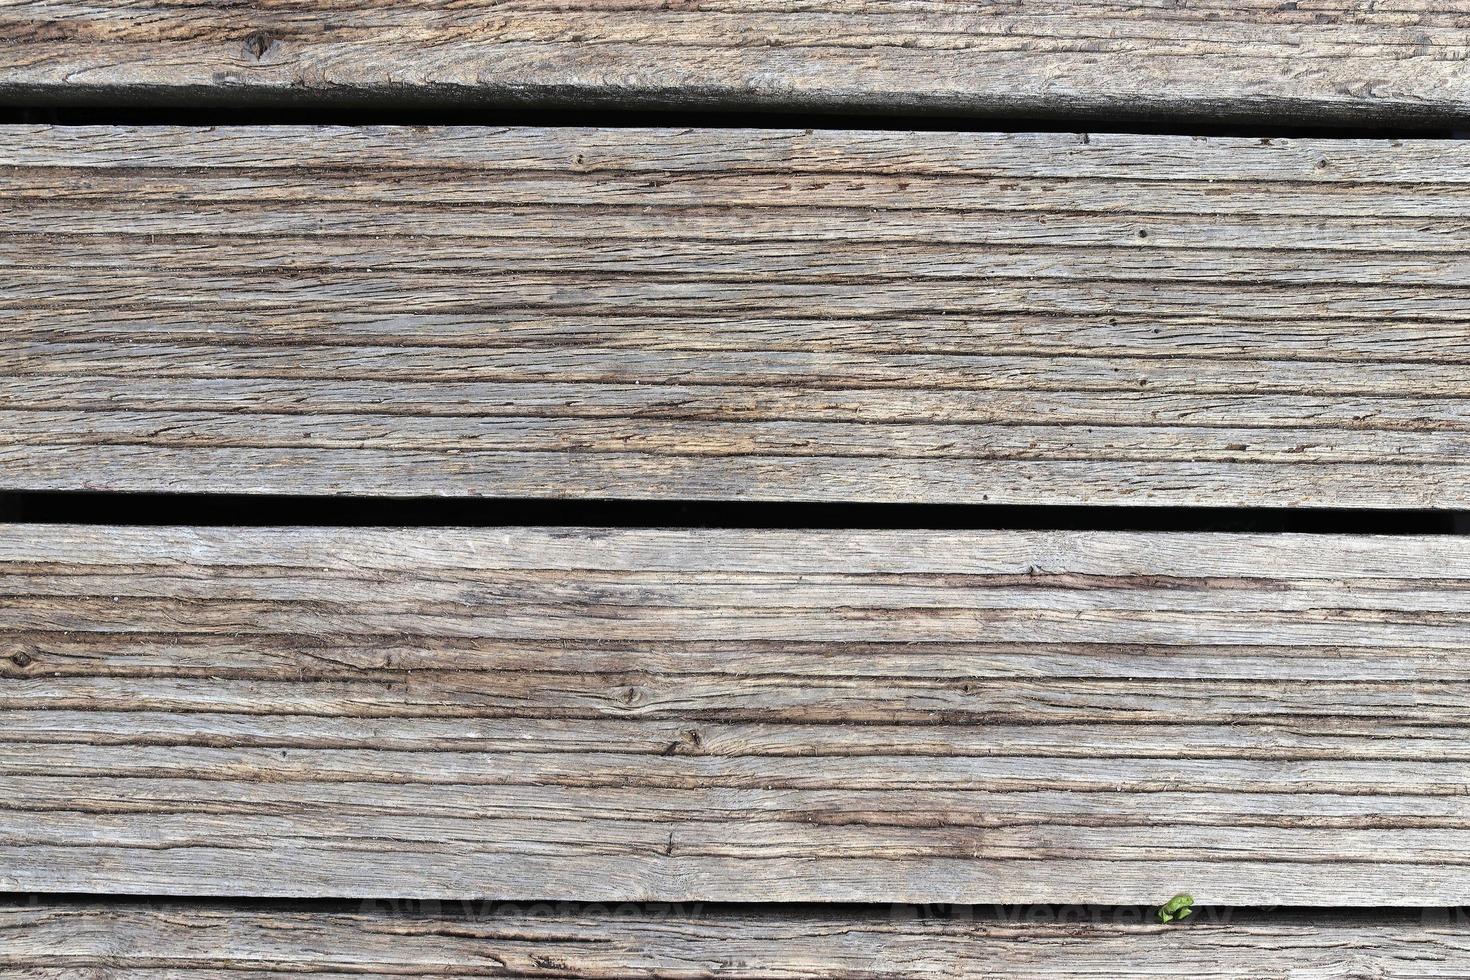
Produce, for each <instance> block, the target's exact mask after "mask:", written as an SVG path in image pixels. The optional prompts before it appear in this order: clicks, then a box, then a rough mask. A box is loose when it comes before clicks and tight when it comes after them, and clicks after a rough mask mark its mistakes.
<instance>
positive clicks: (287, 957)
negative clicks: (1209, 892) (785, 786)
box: [0, 903, 1470, 980]
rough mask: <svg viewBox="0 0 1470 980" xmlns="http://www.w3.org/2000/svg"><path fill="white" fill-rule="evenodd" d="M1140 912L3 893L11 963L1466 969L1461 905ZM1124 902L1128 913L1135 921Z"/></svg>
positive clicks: (184, 970) (106, 970)
mask: <svg viewBox="0 0 1470 980" xmlns="http://www.w3.org/2000/svg"><path fill="white" fill-rule="evenodd" d="M1144 914H1146V912H1143V911H1142V910H1117V909H1105V910H1104V909H1094V910H1089V909H1062V910H1059V911H1053V910H1049V909H1044V908H1042V909H1003V910H979V911H978V912H977V911H975V910H970V909H959V910H948V911H947V914H946V915H945V917H943V918H935V917H928V916H926V914H925V910H922V909H914V908H895V909H892V910H891V911H876V912H875V911H871V910H867V909H811V908H806V909H790V908H786V909H779V908H778V909H771V908H765V909H760V908H757V909H734V908H720V907H702V906H682V907H681V906H674V907H671V908H659V907H635V906H615V907H607V906H592V907H588V906H581V905H577V906H551V905H529V906H528V905H516V904H513V903H493V904H483V905H480V904H475V905H469V906H462V905H460V904H458V903H456V904H454V905H453V906H451V907H449V908H442V909H441V908H436V907H433V906H432V905H431V906H430V907H428V908H425V907H424V906H423V905H421V904H418V903H404V904H402V905H401V906H400V905H381V906H380V905H376V904H369V905H367V906H365V907H363V908H362V909H359V910H354V911H308V910H303V909H298V908H290V907H283V908H269V907H264V908H263V907H260V906H245V907H230V906H220V905H189V904H176V903H162V904H153V905H130V904H121V905H111V906H107V905H98V904H91V903H71V904H50V903H46V904H34V905H27V906H19V907H11V908H5V907H0V969H3V970H4V972H5V976H6V977H8V978H11V980H78V978H82V977H86V978H88V980H184V978H188V980H230V978H238V977H242V976H248V977H260V978H265V977H283V978H284V977H301V976H311V977H328V978H339V977H340V978H342V980H347V978H349V977H355V978H364V977H365V978H372V980H376V978H384V980H386V978H389V977H394V978H405V977H406V978H432V980H441V978H448V977H461V976H475V977H526V976H555V977H567V978H599V980H612V978H618V980H623V978H663V977H682V978H689V980H701V978H713V977H729V976H740V977H746V978H750V980H829V978H830V980H851V978H857V977H862V978H868V980H889V978H892V980H955V978H976V980H980V978H984V980H1056V978H1062V980H1067V978H1075V980H1097V978H1099V977H1156V978H1171V980H1172V978H1176V977H1192V978H1197V980H1245V978H1252V980H1258V978H1263V977H1304V978H1305V977H1376V978H1398V977H1404V978H1407V977H1414V978H1421V980H1432V978H1452V977H1453V978H1459V977H1464V976H1465V975H1467V973H1470V926H1467V924H1466V922H1465V919H1464V917H1463V916H1458V915H1455V914H1453V913H1450V914H1446V913H1438V912H1433V911H1430V912H1426V913H1424V914H1422V915H1392V914H1388V915H1381V916H1378V917H1375V918H1373V919H1368V918H1364V917H1361V916H1344V915H1335V916H1334V915H1325V914H1318V915H1315V916H1302V915H1293V914H1289V913H1273V914H1260V913H1256V914H1240V913H1236V914H1233V915H1232V914H1230V910H1213V909H1202V910H1200V912H1199V914H1198V915H1197V917H1196V920H1195V921H1193V922H1191V923H1189V924H1188V925H1187V926H1185V927H1169V926H1161V925H1159V924H1158V923H1156V922H1155V923H1152V924H1150V923H1147V922H1140V921H1138V919H1139V918H1141V916H1142V915H1144ZM1130 916H1132V917H1133V921H1129V919H1130Z"/></svg>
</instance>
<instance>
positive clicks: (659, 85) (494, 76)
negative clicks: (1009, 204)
mask: <svg viewBox="0 0 1470 980" xmlns="http://www.w3.org/2000/svg"><path fill="white" fill-rule="evenodd" d="M1467 9H1470V8H1467V7H1466V6H1465V5H1464V3H1463V0H1398V2H1396V3H1394V4H1391V5H1385V4H1383V3H1376V2H1373V0H1336V2H1326V0H1302V2H1294V3H1278V2H1276V0H1248V2H1228V3H1227V2H1219V0H1211V2H1198V3H1189V4H1174V3H1159V2H1153V0H1028V2H1027V3H1025V4H1006V5H999V4H987V3H979V2H962V3H954V2H939V0H921V2H902V3H900V2H895V0H866V2H861V3H859V2H852V0H827V2H824V3H820V4H811V3H800V4H798V3H791V2H772V0H726V2H723V3H720V4H718V5H715V4H709V3H697V4H683V5H681V6H680V7H679V8H678V9H677V10H675V9H670V8H669V7H667V5H665V4H663V3H662V2H656V0H630V2H625V3H619V4H616V5H608V4H601V3H579V4H566V3H559V2H558V3H552V2H548V0H515V2H513V3H501V2H493V3H492V2H489V0H475V2H454V3H450V2H448V0H408V2H395V3H391V4H390V3H383V2H377V3H364V2H360V0H294V2H291V3H274V4H270V5H268V6H265V7H260V6H255V5H237V4H185V3H177V2H172V0H148V2H125V0H98V2H93V3H75V2H67V0H6V2H5V3H4V4H3V6H0V16H3V21H0V29H3V32H4V37H5V41H6V45H5V47H4V56H3V58H4V62H3V67H4V71H3V75H0V79H3V83H0V96H3V97H4V98H7V99H12V100H20V101H25V102H36V101H50V102H73V101H103V102H109V103H114V104H115V103H118V102H142V103H155V104H177V103H190V104H211V105H221V104H260V103H276V104H279V103H288V104H297V105H302V104H321V103H328V102H330V103H339V104H340V103H364V102H368V103H372V104H382V103H385V102H395V103H399V104H413V105H485V104H501V105H541V106H544V105H560V106H567V105H570V106H588V105H592V106H598V105H610V106H619V107H635V108H646V107H701V108H710V107H717V108H759V109H798V110H812V109H816V110H846V111H852V110H872V111H879V112H915V111H917V112H949V113H981V114H990V115H994V114H1002V115H1005V114H1010V115H1039V116H1059V115H1082V114H1098V115H1104V116H1110V117H1119V116H1123V117H1128V118H1140V117H1146V118H1153V117H1159V116H1166V117H1174V118H1186V117H1187V118H1189V119H1190V121H1192V122H1197V121H1199V120H1200V119H1207V120H1220V119H1227V120H1242V119H1249V120H1253V121H1266V122H1276V123H1280V122H1286V121H1301V120H1308V121H1313V122H1324V121H1367V120H1375V121H1376V120H1384V121H1387V122H1390V123H1392V124H1394V125H1403V124H1406V123H1416V122H1432V121H1440V122H1443V121H1446V120H1463V119H1464V118H1465V117H1466V115H1467V107H1470V79H1467V77H1466V74H1465V72H1464V71H1463V70H1462V67H1463V63H1464V61H1465V59H1466V58H1467V56H1470V41H1467V32H1466V17H1467Z"/></svg>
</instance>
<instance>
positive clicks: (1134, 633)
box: [0, 526, 1470, 906]
mask: <svg viewBox="0 0 1470 980" xmlns="http://www.w3.org/2000/svg"><path fill="white" fill-rule="evenodd" d="M1467 583H1470V556H1467V554H1466V552H1465V549H1464V545H1463V541H1461V540H1459V539H1456V538H1452V537H1444V538H1433V537H1416V538H1374V537H1330V536H1326V537H1324V536H1293V535H1261V536H1256V535H1176V534H1155V535H1149V534H1116V533H1115V534H1084V533H1021V532H934V531H903V532H898V531H894V532H855V531H840V532H838V531H833V532H779V531H771V532H757V531H713V530H703V531H702V530H682V531H660V530H625V531H594V530H541V529H516V528H513V529H500V530H456V529H447V530H416V531H390V530H382V531H377V530H363V529H336V530H322V529H315V530H311V529H276V530H262V529H213V530H210V529H174V528H137V529H128V528H106V529H98V528H87V527H64V526H32V527H15V526H10V527H6V528H4V529H3V530H0V590H3V599H4V601H3V602H0V726H3V730H4V732H5V733H6V737H5V739H4V742H3V745H0V780H3V784H4V786H5V801H4V806H3V808H0V890H4V891H48V892H74V893H94V892H95V893H127V894H143V895H150V894H174V895H180V894H182V895H224V896H277V897H390V898H391V897H421V898H506V899H517V898H524V899H545V900H558V899H572V900H595V901H624V900H645V899H646V900H660V901H686V900H695V901H827V900H837V901H871V902H887V901H903V902H909V901H912V902H1053V901H1055V902H1096V903H1109V904H1111V903H1158V902H1161V901H1163V900H1164V899H1167V898H1168V897H1169V896H1171V895H1173V894H1174V893H1176V892H1179V891H1189V892H1191V893H1192V894H1194V895H1195V896H1196V897H1197V898H1198V899H1199V900H1200V901H1201V902H1202V903H1208V904H1220V905H1261V904H1277V903H1280V904H1293V905H1311V906H1365V905H1424V904H1444V905H1451V904H1467V903H1470V859H1467V857H1466V854H1465V849H1464V841H1465V835H1466V832H1467V830H1470V729H1467V722H1470V701H1467V699H1466V696H1465V692H1466V683H1467V680H1470V661H1467V659H1466V657H1465V653H1466V650H1467V647H1470V626H1467V616H1466V613H1467V611H1470V588H1467ZM1426 896H1431V897H1432V901H1428V900H1427V898H1426Z"/></svg>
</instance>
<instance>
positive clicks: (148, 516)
mask: <svg viewBox="0 0 1470 980" xmlns="http://www.w3.org/2000/svg"><path fill="white" fill-rule="evenodd" d="M0 521H7V522H11V523H21V524H96V525H137V524H142V525H168V524H193V525H202V526H211V527H236V526H238V527H264V526H325V527H512V526H526V525H531V526H547V527H716V528H765V529H783V528H867V529H883V528H896V529H916V528H935V529H976V530H1026V531H1031V530H1059V531H1226V532H1272V533H1299V534H1465V533H1467V532H1470V512H1466V511H1424V510H1387V511H1361V510H1291V509H1287V508H1244V507H1240V508H1230V507H1221V508H1209V507H1116V506H1115V507H1105V506H1086V507H1054V506H1005V505H989V504H977V505H969V504H879V503H785V502H781V503H773V502H753V501H661V500H537V499H488V498H475V499H440V498H405V499H396V498H366V497H293V496H264V495H262V496H253V495H245V494H228V495H220V494H172V493H138V494H134V493H100V492H98V493H89V492H32V493H0Z"/></svg>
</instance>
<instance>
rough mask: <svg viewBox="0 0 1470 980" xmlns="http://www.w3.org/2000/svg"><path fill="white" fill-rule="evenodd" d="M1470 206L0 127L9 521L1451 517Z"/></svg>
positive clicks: (1057, 179)
mask: <svg viewBox="0 0 1470 980" xmlns="http://www.w3.org/2000/svg"><path fill="white" fill-rule="evenodd" d="M191 9H192V8H191ZM1467 164H1470V143H1454V142H1410V143H1395V142H1382V141H1333V142H1320V141H1319V142H1312V141H1292V140H1269V139H1268V140H1240V139H1208V140H1207V139H1188V138H1182V137H1158V136H1152V137H1151V136H1128V135H1109V136H1093V137H1087V136H1076V135H1070V134H1039V135H1036V134H1032V135H1025V134H1021V135H993V134H992V135H977V134H964V135H956V134H943V133H877V132H808V133H802V132H792V131H710V130H703V131H676V130H589V129H576V130H570V129H569V130H535V129H496V130H491V129H437V130H435V129H316V128H264V129H260V128H250V129H238V130H229V129H224V130H201V129H167V128H165V129H128V128H106V127H104V128H89V127H82V128H45V127H11V128H7V129H3V130H0V167H3V168H4V169H3V177H4V179H3V183H0V269H3V270H4V272H5V274H4V276H3V277H0V378H3V381H0V488H3V489H16V490H56V489H106V490H125V491H197V492H232V491H233V492H251V493H282V494H292V493H295V494H363V495H389V496H437V495H445V496H509V497H517V496H533V497H534V496H539V497H580V498H599V497H613V498H702V499H759V500H854V499H857V500H871V501H897V502H912V501H924V502H956V503H958V502H964V503H1029V504H1034V503H1046V504H1093V503H1111V504H1149V503H1152V504H1179V505H1206V506H1209V505H1238V506H1344V507H1346V506H1357V507H1382V508H1416V507H1417V508H1455V507H1461V508H1463V507H1470V466H1467V459H1470V414H1467V410H1466V406H1467V405H1470V304H1467V297H1470V259H1467V257H1466V253H1465V228H1464V223H1465V220H1464V215H1465V213H1466V208H1467V207H1470V176H1467V175H1470V166H1467Z"/></svg>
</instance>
